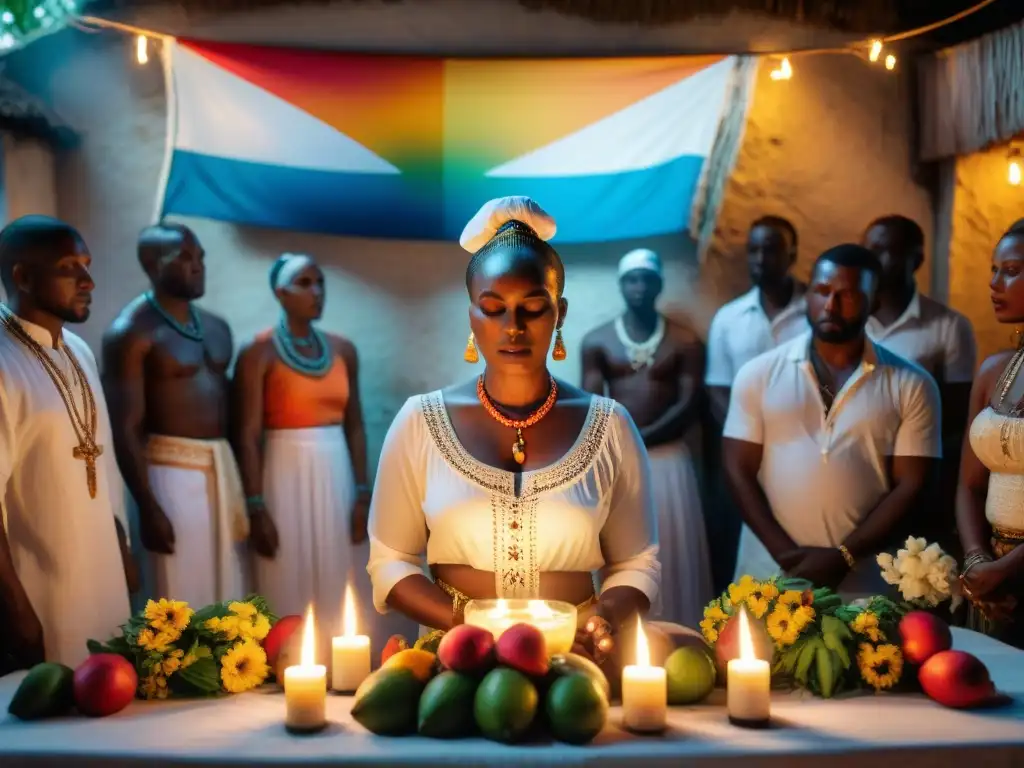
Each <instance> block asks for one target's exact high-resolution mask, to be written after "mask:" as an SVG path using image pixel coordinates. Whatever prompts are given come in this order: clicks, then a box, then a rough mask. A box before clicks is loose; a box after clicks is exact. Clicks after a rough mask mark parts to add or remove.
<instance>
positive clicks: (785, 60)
mask: <svg viewBox="0 0 1024 768" xmlns="http://www.w3.org/2000/svg"><path fill="white" fill-rule="evenodd" d="M768 76H769V77H771V79H772V80H789V79H790V78H791V77H793V66H792V65H791V64H790V63H789V57H788V56H783V57H782V61H781V62H780V63H779V66H777V67H776V68H775V69H773V70H772V71H771V72H769V73H768Z"/></svg>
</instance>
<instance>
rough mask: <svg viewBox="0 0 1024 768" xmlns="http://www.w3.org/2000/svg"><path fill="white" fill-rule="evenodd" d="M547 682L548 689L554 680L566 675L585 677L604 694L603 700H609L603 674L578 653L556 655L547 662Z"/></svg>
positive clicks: (608, 691) (609, 695)
mask: <svg viewBox="0 0 1024 768" xmlns="http://www.w3.org/2000/svg"><path fill="white" fill-rule="evenodd" d="M548 668H549V672H548V681H547V685H548V687H550V686H551V685H553V684H554V682H555V680H557V679H558V678H561V677H565V676H566V675H576V674H581V675H586V676H587V677H589V678H590V679H591V680H592V681H593V682H594V684H595V685H597V687H598V688H600V689H601V691H602V692H603V693H604V696H605V698H606V699H607V698H611V693H612V691H611V686H610V685H609V684H608V678H607V677H605V674H604V672H602V671H601V668H600V667H599V666H597V664H595V663H594V662H592V661H591V660H590V659H588V658H586V657H585V656H580V655H579V654H578V653H556V654H555V655H554V656H552V657H551V660H550V661H549V662H548Z"/></svg>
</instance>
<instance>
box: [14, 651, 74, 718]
mask: <svg viewBox="0 0 1024 768" xmlns="http://www.w3.org/2000/svg"><path fill="white" fill-rule="evenodd" d="M74 679H75V671H74V670H73V669H71V668H70V667H65V666H64V665H63V664H56V663H53V662H44V663H42V664H36V665H35V666H34V667H32V669H31V670H30V671H29V673H28V674H27V675H26V676H25V679H24V680H22V681H21V685H19V686H18V690H17V691H15V692H14V698H12V699H11V703H10V705H9V706H8V707H7V711H8V712H10V713H11V714H12V715H14V716H15V717H17V718H18V719H19V720H39V719H41V718H44V717H57V716H58V715H64V714H67V713H68V712H69V711H70V710H71V708H72V707H73V706H74V705H75V687H74Z"/></svg>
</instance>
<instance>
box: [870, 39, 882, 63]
mask: <svg viewBox="0 0 1024 768" xmlns="http://www.w3.org/2000/svg"><path fill="white" fill-rule="evenodd" d="M881 55H882V41H881V40H872V41H871V51H870V52H869V53H868V59H869V60H871V61H873V62H874V61H878V57H879V56H881Z"/></svg>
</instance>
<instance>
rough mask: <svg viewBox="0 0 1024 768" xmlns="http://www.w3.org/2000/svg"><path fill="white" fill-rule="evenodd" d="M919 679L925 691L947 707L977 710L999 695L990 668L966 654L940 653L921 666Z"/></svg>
mask: <svg viewBox="0 0 1024 768" xmlns="http://www.w3.org/2000/svg"><path fill="white" fill-rule="evenodd" d="M917 679H918V681H919V682H920V683H921V688H923V689H924V692H925V693H926V694H928V696H929V697H931V698H933V699H935V701H937V702H939V704H942V705H943V706H944V707H953V708H954V709H968V708H970V707H977V706H981V705H983V704H988V703H989V702H991V701H992V699H993V698H994V697H995V695H996V686H995V684H994V683H993V682H992V678H991V677H989V674H988V668H987V667H986V666H985V665H984V664H983V663H982V662H981V659H979V658H978V657H977V656H972V655H971V654H969V653H966V652H964V651H940V652H939V653H936V654H935V655H934V656H932V657H930V658H929V659H928V660H927V661H926V662H925V663H924V664H922V665H921V669H920V670H918V673H917Z"/></svg>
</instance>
